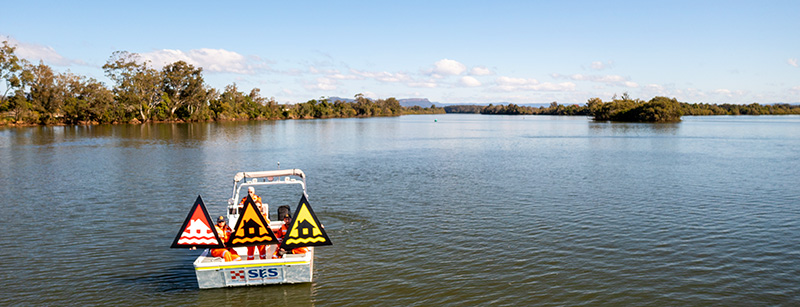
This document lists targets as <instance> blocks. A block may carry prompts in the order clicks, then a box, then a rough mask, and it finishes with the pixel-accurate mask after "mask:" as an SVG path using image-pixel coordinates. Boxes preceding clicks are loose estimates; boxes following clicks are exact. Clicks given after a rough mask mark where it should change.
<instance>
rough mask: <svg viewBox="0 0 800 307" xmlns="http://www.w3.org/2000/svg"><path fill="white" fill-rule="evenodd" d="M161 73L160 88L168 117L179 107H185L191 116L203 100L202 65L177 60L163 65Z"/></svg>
mask: <svg viewBox="0 0 800 307" xmlns="http://www.w3.org/2000/svg"><path fill="white" fill-rule="evenodd" d="M162 75H163V78H162V86H163V87H162V90H163V91H164V94H165V99H164V100H165V102H166V105H167V108H168V109H169V114H170V117H174V116H175V111H176V110H177V109H178V108H180V107H186V108H187V110H188V111H189V115H190V116H191V115H192V114H194V112H195V111H197V109H198V108H200V107H201V106H202V103H203V102H205V99H204V98H205V96H206V90H205V88H204V84H203V68H202V67H198V68H195V67H194V66H193V65H192V64H188V63H186V62H184V61H177V62H175V63H172V64H169V65H167V66H164V69H163V70H162Z"/></svg>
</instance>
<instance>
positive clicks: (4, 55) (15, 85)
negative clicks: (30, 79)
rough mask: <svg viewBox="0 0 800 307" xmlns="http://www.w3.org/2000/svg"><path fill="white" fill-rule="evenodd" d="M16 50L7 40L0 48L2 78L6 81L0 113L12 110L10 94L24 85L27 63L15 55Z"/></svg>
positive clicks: (1, 97) (0, 99)
mask: <svg viewBox="0 0 800 307" xmlns="http://www.w3.org/2000/svg"><path fill="white" fill-rule="evenodd" d="M16 49H17V47H16V46H11V45H9V44H8V41H7V40H6V41H3V46H1V47H0V78H2V79H3V81H5V90H4V91H3V95H2V96H0V111H3V110H4V109H10V108H11V107H10V106H9V105H8V99H7V98H6V97H7V96H8V93H9V92H11V91H12V90H15V89H20V88H22V87H23V85H24V82H23V81H24V80H23V76H22V72H23V68H24V67H25V65H26V63H27V61H25V59H20V58H18V57H17V55H16V54H14V51H15V50H16Z"/></svg>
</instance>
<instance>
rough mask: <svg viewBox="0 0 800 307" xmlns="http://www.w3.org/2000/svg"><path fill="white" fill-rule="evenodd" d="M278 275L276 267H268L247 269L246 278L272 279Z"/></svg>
mask: <svg viewBox="0 0 800 307" xmlns="http://www.w3.org/2000/svg"><path fill="white" fill-rule="evenodd" d="M277 277H278V269H277V268H269V269H249V270H247V278H248V279H251V280H252V279H272V278H277Z"/></svg>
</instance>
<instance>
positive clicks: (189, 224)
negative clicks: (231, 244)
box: [170, 195, 225, 248]
mask: <svg viewBox="0 0 800 307" xmlns="http://www.w3.org/2000/svg"><path fill="white" fill-rule="evenodd" d="M192 234H194V236H193V235H192ZM212 234H213V238H212V237H211V235H212ZM223 243H224V242H222V239H221V238H220V236H219V234H218V233H217V227H215V226H214V223H213V222H211V217H210V216H209V215H208V210H206V205H205V204H204V203H203V199H202V198H201V197H200V195H197V200H195V201H194V205H193V206H192V209H191V210H189V215H187V216H186V220H184V221H183V226H181V229H180V231H179V232H178V235H177V236H175V240H173V241H172V246H170V248H192V247H199V248H222V247H225V245H224V244H223Z"/></svg>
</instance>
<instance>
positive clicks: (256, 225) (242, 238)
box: [227, 195, 278, 247]
mask: <svg viewBox="0 0 800 307" xmlns="http://www.w3.org/2000/svg"><path fill="white" fill-rule="evenodd" d="M227 243H228V247H234V246H252V245H267V244H278V238H277V237H275V233H273V232H272V229H270V227H269V223H267V220H266V219H264V216H263V215H261V211H259V210H258V209H256V203H255V202H253V199H252V198H250V195H247V199H246V200H245V201H244V211H243V212H242V214H241V215H240V216H239V220H237V221H236V227H234V228H233V233H231V237H230V238H228V242H227Z"/></svg>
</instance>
